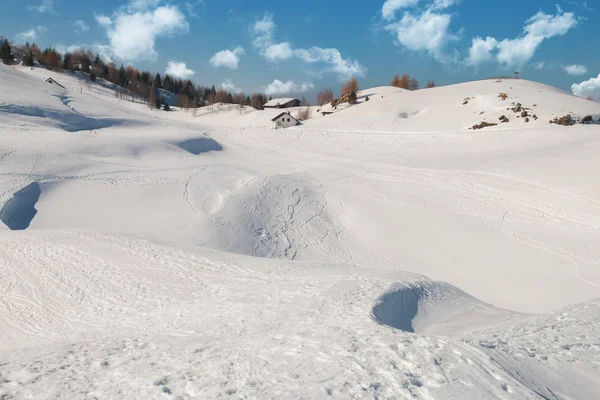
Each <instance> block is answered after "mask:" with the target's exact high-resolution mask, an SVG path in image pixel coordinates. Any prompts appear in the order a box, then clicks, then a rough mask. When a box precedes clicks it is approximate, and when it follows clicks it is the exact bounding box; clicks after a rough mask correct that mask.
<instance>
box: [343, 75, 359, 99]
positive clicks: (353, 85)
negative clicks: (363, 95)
mask: <svg viewBox="0 0 600 400" xmlns="http://www.w3.org/2000/svg"><path fill="white" fill-rule="evenodd" d="M358 89H359V86H358V81H357V80H356V78H355V77H352V78H350V79H348V82H346V84H345V85H344V86H343V87H342V96H344V95H346V94H350V93H357V92H358Z"/></svg>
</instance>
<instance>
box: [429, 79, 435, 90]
mask: <svg viewBox="0 0 600 400" xmlns="http://www.w3.org/2000/svg"><path fill="white" fill-rule="evenodd" d="M433 87H435V82H434V81H427V89H431V88H433Z"/></svg>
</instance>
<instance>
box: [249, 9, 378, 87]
mask: <svg viewBox="0 0 600 400" xmlns="http://www.w3.org/2000/svg"><path fill="white" fill-rule="evenodd" d="M275 28H276V25H275V22H274V21H273V15H272V14H270V13H265V15H264V16H263V17H262V18H261V19H259V20H257V21H256V22H255V23H254V24H253V25H252V26H251V28H250V31H251V33H252V34H253V36H254V41H253V46H254V47H255V48H256V49H257V50H258V51H259V52H260V54H261V55H262V56H263V57H264V58H265V60H267V61H269V62H271V63H277V62H280V61H285V60H289V59H291V58H297V59H300V60H301V61H304V62H305V63H308V64H324V67H323V70H322V73H332V74H336V75H337V76H338V79H339V80H345V79H348V78H349V77H351V76H364V75H365V74H366V72H367V69H366V68H365V67H364V66H362V65H361V64H360V63H359V62H358V61H356V60H350V59H344V58H343V57H342V55H341V53H340V51H339V50H338V49H335V48H322V47H318V46H313V47H311V48H308V49H303V48H296V49H295V48H294V47H293V45H292V44H290V43H288V42H280V43H275V42H274V41H273V37H274V33H275Z"/></svg>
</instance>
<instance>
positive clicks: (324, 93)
mask: <svg viewBox="0 0 600 400" xmlns="http://www.w3.org/2000/svg"><path fill="white" fill-rule="evenodd" d="M332 101H333V91H332V90H331V89H324V90H321V91H320V92H319V93H317V103H319V106H322V105H323V104H327V103H331V102H332Z"/></svg>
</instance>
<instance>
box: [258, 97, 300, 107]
mask: <svg viewBox="0 0 600 400" xmlns="http://www.w3.org/2000/svg"><path fill="white" fill-rule="evenodd" d="M293 100H298V99H295V98H293V97H289V98H288V97H282V98H280V99H273V100H269V101H267V102H266V103H265V105H264V106H265V107H275V106H277V104H280V105H283V104H285V103H289V102H290V101H293ZM298 101H300V100H298Z"/></svg>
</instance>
